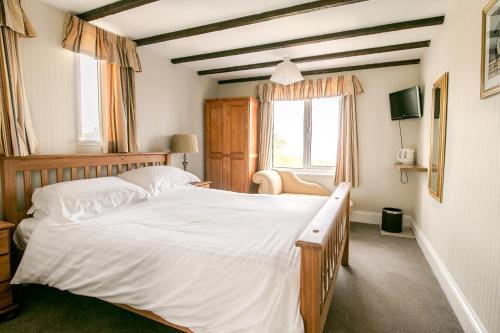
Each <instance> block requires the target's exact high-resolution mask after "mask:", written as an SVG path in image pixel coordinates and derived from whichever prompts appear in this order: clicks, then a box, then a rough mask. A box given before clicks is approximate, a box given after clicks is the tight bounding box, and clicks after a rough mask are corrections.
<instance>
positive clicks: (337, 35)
mask: <svg viewBox="0 0 500 333" xmlns="http://www.w3.org/2000/svg"><path fill="white" fill-rule="evenodd" d="M443 23H444V16H438V17H430V18H424V19H420V20H413V21H404V22H397V23H391V24H384V25H378V26H374V27H368V28H361V29H355V30H347V31H340V32H334V33H329V34H324V35H317V36H310V37H304V38H297V39H289V40H285V41H281V42H275V43H269V44H261V45H254V46H248V47H241V48H237V49H231V50H224V51H217V52H210V53H204V54H198V55H193V56H187V57H181V58H174V59H172V60H171V61H172V63H174V64H180V63H184V62H192V61H200V60H207V59H215V58H221V57H229V56H234V55H240V54H247V53H253V52H262V51H268V50H275V49H281V48H285V47H292V46H301V45H307V44H312V43H319V42H326V41H332V40H339V39H345V38H353V37H360V36H368V35H375V34H381V33H385V32H392V31H399V30H407V29H416V28H423V27H428V26H434V25H440V24H443Z"/></svg>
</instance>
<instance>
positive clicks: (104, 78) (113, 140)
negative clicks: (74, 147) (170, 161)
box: [99, 61, 138, 153]
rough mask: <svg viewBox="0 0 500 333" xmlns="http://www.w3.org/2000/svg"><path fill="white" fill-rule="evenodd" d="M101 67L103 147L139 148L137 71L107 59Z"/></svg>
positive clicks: (117, 150) (118, 150)
mask: <svg viewBox="0 0 500 333" xmlns="http://www.w3.org/2000/svg"><path fill="white" fill-rule="evenodd" d="M99 71H100V89H99V90H100V103H101V106H100V109H101V118H102V148H103V151H104V152H105V153H128V152H137V150H138V145H137V136H136V133H137V129H136V119H135V93H134V92H135V78H134V72H133V70H132V69H131V68H126V67H121V66H118V65H114V64H109V63H107V62H104V61H101V62H100V64H99Z"/></svg>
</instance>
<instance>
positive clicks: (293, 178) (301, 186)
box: [279, 171, 331, 196]
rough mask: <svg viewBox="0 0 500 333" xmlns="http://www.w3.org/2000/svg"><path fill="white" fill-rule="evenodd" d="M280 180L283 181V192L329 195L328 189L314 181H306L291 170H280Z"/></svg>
mask: <svg viewBox="0 0 500 333" xmlns="http://www.w3.org/2000/svg"><path fill="white" fill-rule="evenodd" d="M279 173H280V176H281V180H282V182H283V192H284V193H294V194H309V195H324V196H329V195H330V194H331V193H330V191H328V190H326V189H324V188H323V187H321V186H320V185H318V184H316V183H311V182H306V181H304V180H302V179H300V178H299V177H297V175H295V174H294V173H293V172H290V171H280V172H279Z"/></svg>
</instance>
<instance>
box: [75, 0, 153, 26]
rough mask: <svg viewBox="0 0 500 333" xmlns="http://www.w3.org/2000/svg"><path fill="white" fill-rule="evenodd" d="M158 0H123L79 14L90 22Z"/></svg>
mask: <svg viewBox="0 0 500 333" xmlns="http://www.w3.org/2000/svg"><path fill="white" fill-rule="evenodd" d="M156 1H158V0H121V1H117V2H113V3H110V4H109V5H106V6H102V7H99V8H96V9H92V10H89V11H88V12H85V13H81V14H78V15H77V16H78V17H79V18H81V19H82V20H84V21H87V22H90V21H94V20H97V19H100V18H103V17H106V16H109V15H113V14H118V13H121V12H124V11H126V10H129V9H133V8H136V7H140V6H143V5H147V4H148V3H152V2H156Z"/></svg>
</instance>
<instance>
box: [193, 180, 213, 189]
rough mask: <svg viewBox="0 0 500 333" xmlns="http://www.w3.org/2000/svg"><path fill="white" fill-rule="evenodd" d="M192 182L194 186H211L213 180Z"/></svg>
mask: <svg viewBox="0 0 500 333" xmlns="http://www.w3.org/2000/svg"><path fill="white" fill-rule="evenodd" d="M190 184H191V185H193V186H196V187H202V188H210V185H211V184H212V182H211V181H204V182H192V183H190Z"/></svg>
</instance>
